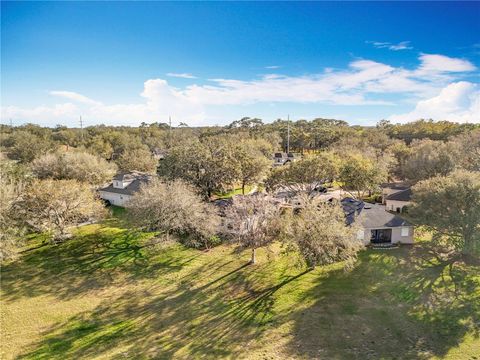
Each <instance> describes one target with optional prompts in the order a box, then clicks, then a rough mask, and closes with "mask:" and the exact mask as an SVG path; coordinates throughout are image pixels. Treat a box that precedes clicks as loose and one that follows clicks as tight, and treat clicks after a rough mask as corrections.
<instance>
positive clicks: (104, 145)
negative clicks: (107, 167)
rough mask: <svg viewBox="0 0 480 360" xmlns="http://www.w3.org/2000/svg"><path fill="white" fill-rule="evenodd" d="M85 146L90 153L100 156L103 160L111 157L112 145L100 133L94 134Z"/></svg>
mask: <svg viewBox="0 0 480 360" xmlns="http://www.w3.org/2000/svg"><path fill="white" fill-rule="evenodd" d="M86 147H87V151H88V152H89V153H90V154H92V155H96V156H100V157H101V158H102V159H105V160H110V159H111V158H112V155H113V147H112V145H111V144H110V143H109V142H108V141H106V140H105V139H104V138H103V136H101V135H96V136H94V137H93V138H91V139H90V140H89V141H88V143H87V146H86Z"/></svg>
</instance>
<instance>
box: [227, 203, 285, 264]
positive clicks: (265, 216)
mask: <svg viewBox="0 0 480 360" xmlns="http://www.w3.org/2000/svg"><path fill="white" fill-rule="evenodd" d="M225 215H226V220H225V225H226V226H225V228H226V230H225V231H226V233H227V234H228V235H229V236H230V238H231V239H232V240H233V241H234V242H236V243H238V244H239V245H240V247H241V248H244V249H250V250H251V252H252V256H251V260H250V263H251V264H255V263H256V257H255V251H256V250H257V249H258V248H260V247H263V246H267V245H268V244H270V243H271V242H273V241H274V240H275V239H276V238H277V237H278V236H279V234H280V229H281V226H280V224H281V223H280V221H279V217H280V209H279V207H278V206H277V205H275V204H273V202H272V201H271V199H270V198H269V197H268V196H264V195H263V194H258V195H251V196H242V197H235V198H234V200H233V204H232V205H231V206H230V207H229V208H227V210H226V211H225Z"/></svg>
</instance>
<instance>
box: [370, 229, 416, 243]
mask: <svg viewBox="0 0 480 360" xmlns="http://www.w3.org/2000/svg"><path fill="white" fill-rule="evenodd" d="M402 228H407V229H408V235H407V236H402ZM380 229H392V244H413V235H414V228H413V226H400V227H395V228H375V229H364V234H363V243H364V244H365V245H369V244H370V238H371V235H372V230H380Z"/></svg>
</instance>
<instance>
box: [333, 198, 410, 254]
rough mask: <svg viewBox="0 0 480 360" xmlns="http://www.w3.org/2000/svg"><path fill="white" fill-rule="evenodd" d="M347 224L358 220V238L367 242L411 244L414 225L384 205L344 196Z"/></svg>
mask: <svg viewBox="0 0 480 360" xmlns="http://www.w3.org/2000/svg"><path fill="white" fill-rule="evenodd" d="M341 203H342V207H343V211H344V212H345V217H346V221H347V224H352V223H354V222H358V224H360V226H361V229H360V230H359V231H358V234H357V237H358V239H361V240H363V242H364V244H365V245H369V244H400V243H401V244H413V235H414V227H413V225H412V224H410V223H409V222H408V221H406V220H404V219H403V218H401V217H400V216H399V215H396V214H392V213H390V212H388V211H386V209H385V206H384V205H379V204H370V203H365V202H363V201H361V200H356V199H352V198H344V199H342V201H341Z"/></svg>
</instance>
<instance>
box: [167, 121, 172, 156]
mask: <svg viewBox="0 0 480 360" xmlns="http://www.w3.org/2000/svg"><path fill="white" fill-rule="evenodd" d="M168 145H169V146H168V147H169V148H171V147H172V117H171V116H169V117H168Z"/></svg>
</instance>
